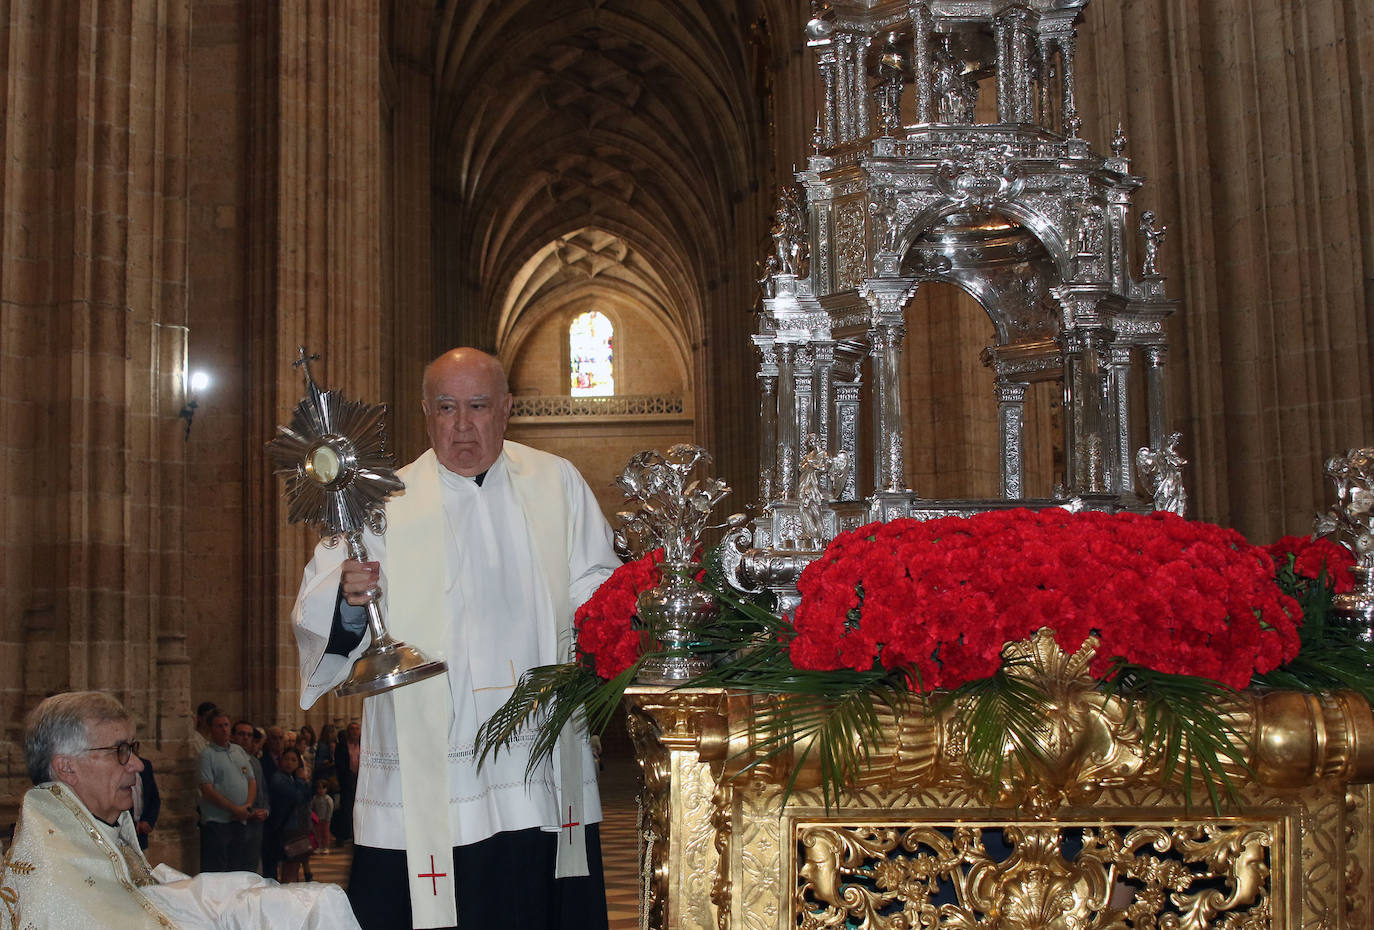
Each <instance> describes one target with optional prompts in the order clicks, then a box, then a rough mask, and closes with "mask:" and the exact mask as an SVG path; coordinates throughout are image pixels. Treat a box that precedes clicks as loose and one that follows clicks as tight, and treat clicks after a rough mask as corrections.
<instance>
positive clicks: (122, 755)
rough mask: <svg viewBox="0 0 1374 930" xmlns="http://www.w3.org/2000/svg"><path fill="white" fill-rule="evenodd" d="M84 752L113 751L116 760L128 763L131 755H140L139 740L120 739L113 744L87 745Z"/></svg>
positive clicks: (122, 763)
mask: <svg viewBox="0 0 1374 930" xmlns="http://www.w3.org/2000/svg"><path fill="white" fill-rule="evenodd" d="M81 751H82V752H113V753H114V754H115V761H116V762H118V763H119V764H120V765H128V764H129V757H130V756H136V755H138V740H136V739H135V740H127V739H126V740H120V741H119V742H117V743H115V744H114V745H113V746H87V747H86V748H85V749H83V750H81Z"/></svg>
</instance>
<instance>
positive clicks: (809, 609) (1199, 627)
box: [789, 509, 1302, 690]
mask: <svg viewBox="0 0 1374 930" xmlns="http://www.w3.org/2000/svg"><path fill="white" fill-rule="evenodd" d="M797 588H798V590H799V591H800V593H801V595H802V598H801V604H800V606H799V607H798V608H797V611H796V615H795V617H794V618H793V625H794V627H795V631H796V636H795V638H793V639H792V640H791V643H790V646H789V653H790V658H791V662H792V664H793V665H794V666H795V667H797V668H799V669H810V670H821V671H824V670H836V669H853V670H855V671H859V672H866V671H869V670H876V669H908V670H910V671H911V673H912V674H914V676H915V677H916V679H917V680H916V681H914V682H913V683H912V684H913V685H915V686H916V687H918V688H919V689H920V690H928V689H936V688H954V687H958V686H960V685H963V684H965V683H967V682H970V681H973V680H977V679H981V678H985V677H987V676H989V675H992V674H993V673H994V672H996V671H997V669H998V667H999V665H1000V662H1001V652H1002V646H1003V645H1004V644H1005V643H1009V642H1015V641H1018V640H1023V639H1026V638H1028V637H1029V636H1031V635H1032V634H1034V633H1035V632H1036V631H1037V630H1039V629H1040V628H1042V627H1051V628H1053V629H1054V630H1055V632H1056V639H1057V641H1058V643H1059V646H1060V648H1061V649H1063V650H1064V651H1065V652H1068V653H1073V652H1075V651H1076V650H1077V649H1078V648H1079V647H1080V646H1081V645H1082V644H1083V642H1084V640H1086V639H1087V637H1088V636H1089V635H1090V634H1092V633H1097V634H1098V636H1099V637H1100V639H1101V643H1102V644H1101V647H1100V648H1099V650H1098V654H1099V658H1098V659H1097V661H1096V664H1095V665H1094V667H1093V672H1094V674H1096V675H1099V676H1104V677H1105V676H1106V675H1107V673H1108V672H1109V671H1110V669H1111V667H1112V666H1113V664H1118V663H1119V664H1127V665H1134V666H1141V667H1145V668H1149V669H1153V670H1154V671H1156V672H1160V673H1163V674H1175V675H1190V676H1200V677H1203V678H1209V679H1213V680H1215V681H1219V682H1222V683H1223V684H1225V685H1228V686H1230V687H1233V688H1243V687H1245V686H1246V685H1248V684H1249V683H1250V680H1251V678H1252V677H1253V676H1254V675H1255V674H1258V673H1263V672H1267V671H1269V670H1271V669H1274V668H1276V667H1277V666H1279V665H1281V664H1283V663H1284V662H1286V661H1288V660H1290V659H1292V658H1293V657H1294V656H1296V655H1297V653H1298V648H1299V645H1300V643H1299V636H1298V626H1299V624H1300V623H1301V621H1302V609H1301V607H1300V606H1299V604H1298V603H1297V601H1295V600H1294V599H1293V598H1292V597H1291V596H1289V595H1288V594H1286V593H1285V592H1284V591H1283V590H1282V589H1280V587H1279V586H1278V584H1277V583H1276V582H1275V575H1274V564H1273V560H1272V558H1271V557H1270V555H1269V553H1268V552H1267V551H1266V550H1265V549H1263V548H1261V547H1258V546H1253V545H1251V544H1250V543H1248V542H1246V540H1245V539H1244V538H1243V537H1242V536H1241V535H1240V534H1239V533H1237V532H1235V531H1234V530H1229V529H1224V528H1222V527H1219V526H1215V525H1213V524H1209V523H1199V522H1194V521H1189V520H1184V519H1183V518H1181V517H1178V516H1175V515H1174V514H1171V513H1166V512H1156V513H1152V514H1148V515H1140V514H1131V513H1119V514H1103V513H1096V512H1083V513H1071V512H1069V511H1066V510H1062V509H1049V510H1043V511H1031V510H1025V509H1015V510H997V511H989V512H985V513H980V514H977V515H975V516H972V517H967V518H965V517H945V518H942V519H937V520H929V521H919V520H894V521H891V522H889V523H884V524H870V525H868V526H864V527H860V528H859V529H856V530H853V531H850V532H848V533H844V534H841V535H840V536H838V537H836V539H835V540H834V542H832V543H831V544H830V546H829V548H827V549H826V551H825V554H824V555H823V556H822V557H821V558H820V559H818V560H816V561H815V562H813V563H811V565H809V566H808V567H807V569H806V570H805V571H804V572H803V573H802V576H801V578H800V580H799V581H798V584H797Z"/></svg>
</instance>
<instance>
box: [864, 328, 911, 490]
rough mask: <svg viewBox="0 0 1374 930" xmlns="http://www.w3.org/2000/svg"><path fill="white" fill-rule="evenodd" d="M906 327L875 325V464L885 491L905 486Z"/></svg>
mask: <svg viewBox="0 0 1374 930" xmlns="http://www.w3.org/2000/svg"><path fill="white" fill-rule="evenodd" d="M905 335H906V327H904V326H903V325H902V324H901V323H881V324H879V325H878V326H877V327H875V328H874V330H873V334H872V342H873V379H874V382H875V384H876V385H877V387H878V389H877V390H876V391H874V394H873V397H874V403H875V408H874V411H873V413H874V417H873V419H874V422H875V424H876V426H877V429H876V430H875V431H874V433H875V435H874V439H875V445H874V453H875V454H874V464H875V467H876V469H877V471H878V473H877V474H876V475H875V476H874V483H875V484H876V485H877V489H878V490H881V491H900V490H902V483H903V481H902V472H903V471H904V470H905V450H904V448H903V436H902V391H901V372H902V338H903V337H904V336H905Z"/></svg>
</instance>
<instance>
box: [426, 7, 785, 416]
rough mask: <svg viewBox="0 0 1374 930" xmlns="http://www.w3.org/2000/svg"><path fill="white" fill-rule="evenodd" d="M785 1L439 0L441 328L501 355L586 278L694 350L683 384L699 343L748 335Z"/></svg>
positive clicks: (702, 367) (698, 369) (436, 122)
mask: <svg viewBox="0 0 1374 930" xmlns="http://www.w3.org/2000/svg"><path fill="white" fill-rule="evenodd" d="M770 6H781V7H784V8H785V9H784V10H783V11H782V13H781V14H780V15H782V16H783V17H784V19H785V20H786V25H785V26H782V25H779V24H777V23H776V22H775V20H776V17H774V16H772V15H771V14H770V10H769V7H770ZM793 6H796V7H799V9H798V10H796V11H794V10H792V9H790V8H791V7H793ZM802 7H804V4H802V3H798V2H791V3H775V4H770V3H765V2H758V0H470V2H464V3H458V2H453V0H449V2H445V3H444V4H442V5H441V7H440V9H439V10H438V13H437V21H436V43H437V44H436V49H435V75H436V77H435V89H434V94H435V99H434V110H433V122H432V131H433V139H434V163H433V177H434V186H435V191H436V205H435V215H434V224H435V240H434V241H435V244H436V254H435V265H436V268H437V269H438V271H437V278H438V280H437V281H436V284H437V292H438V295H439V299H438V312H439V316H440V320H439V327H440V329H441V332H442V334H443V335H444V336H445V337H446V338H447V340H448V341H450V342H471V343H475V344H479V345H486V346H489V347H491V348H494V349H496V350H497V351H498V352H502V353H503V354H505V353H508V352H509V351H510V350H511V348H512V347H513V346H514V345H516V344H518V342H519V339H520V337H521V334H522V333H524V332H527V331H528V330H529V329H530V327H532V326H533V325H534V324H535V323H537V321H538V320H537V317H539V316H542V315H543V314H546V313H550V312H556V310H557V308H558V307H559V305H560V303H562V302H563V301H562V298H573V297H575V296H576V295H577V294H579V293H585V292H586V290H587V288H588V287H589V286H590V285H589V282H590V281H592V280H594V281H595V286H596V287H597V288H598V289H602V290H605V289H610V290H612V291H616V290H618V291H620V292H622V293H623V294H624V296H625V298H626V300H627V301H628V302H629V303H632V304H634V305H637V306H642V307H645V308H652V311H651V312H652V313H653V315H654V316H655V317H656V322H658V323H659V324H661V325H663V326H664V327H665V328H666V329H667V330H668V331H670V332H672V333H674V335H675V338H676V339H677V340H678V341H679V343H680V345H681V346H682V348H683V351H684V352H685V353H687V352H690V353H694V354H695V357H694V358H692V360H691V364H690V369H691V370H693V371H694V376H693V380H694V381H700V380H702V378H701V374H702V373H703V372H704V371H706V370H709V369H708V366H709V365H710V362H709V361H708V360H707V359H705V358H703V357H701V353H700V351H699V350H700V348H701V346H702V345H703V344H705V343H707V342H708V341H709V339H710V337H719V340H720V343H724V342H726V341H727V340H729V341H738V342H739V343H740V344H741V345H743V346H747V338H748V337H747V332H748V327H749V324H748V321H747V313H746V310H747V308H748V307H749V306H750V305H751V304H752V301H753V295H752V294H751V293H750V290H749V289H750V288H752V286H753V283H752V282H753V274H752V267H753V262H754V259H755V258H756V257H757V255H758V254H759V251H760V249H761V247H762V242H763V241H764V237H765V235H766V231H765V227H764V226H763V225H762V224H763V222H764V220H765V218H766V216H767V213H768V208H769V201H770V199H771V191H772V189H773V186H774V185H775V183H776V181H775V179H774V177H773V155H772V152H771V141H772V139H771V135H770V129H769V125H768V114H769V97H768V93H767V87H768V82H767V73H768V72H769V71H770V68H775V67H777V66H778V64H777V63H779V62H783V61H785V60H786V58H787V56H788V55H789V54H790V53H791V51H792V50H793V49H794V47H797V46H799V39H800V33H799V32H798V30H797V27H796V24H795V23H796V19H797V17H798V16H799V15H801V13H802V12H803V11H802V10H801V9H800V8H802ZM736 320H738V332H736V333H724V332H721V331H720V330H721V321H724V322H725V323H726V326H727V328H729V329H735V321H736ZM741 370H744V371H747V369H746V368H742V369H741ZM702 390H704V388H703V386H702V385H700V384H698V385H697V391H698V396H699V399H704V398H701V391H702ZM698 409H702V407H701V405H700V404H699V405H698Z"/></svg>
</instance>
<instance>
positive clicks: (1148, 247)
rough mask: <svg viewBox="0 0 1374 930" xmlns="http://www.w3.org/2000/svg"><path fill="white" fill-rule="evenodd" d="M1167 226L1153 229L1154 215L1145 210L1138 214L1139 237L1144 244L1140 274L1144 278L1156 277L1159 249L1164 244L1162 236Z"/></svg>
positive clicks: (1167, 229)
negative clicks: (1143, 258)
mask: <svg viewBox="0 0 1374 930" xmlns="http://www.w3.org/2000/svg"><path fill="white" fill-rule="evenodd" d="M1168 231H1169V227H1168V226H1161V227H1159V228H1158V229H1155V214H1154V211H1153V210H1146V211H1145V212H1144V213H1142V214H1140V237H1141V239H1142V240H1143V241H1144V243H1145V260H1144V262H1142V263H1141V268H1140V273H1141V274H1142V275H1143V276H1145V277H1151V276H1158V275H1159V268H1158V266H1157V263H1158V261H1159V247H1160V246H1161V245H1163V244H1164V234H1165V233H1167V232H1168Z"/></svg>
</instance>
